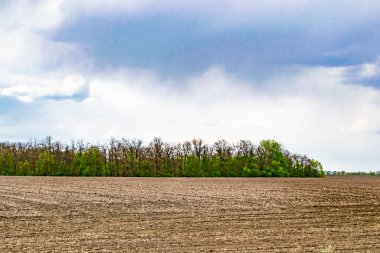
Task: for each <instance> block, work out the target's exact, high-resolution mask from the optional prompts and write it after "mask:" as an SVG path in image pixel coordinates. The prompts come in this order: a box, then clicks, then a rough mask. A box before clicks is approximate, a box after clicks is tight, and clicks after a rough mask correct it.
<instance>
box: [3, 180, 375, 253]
mask: <svg viewBox="0 0 380 253" xmlns="http://www.w3.org/2000/svg"><path fill="white" fill-rule="evenodd" d="M96 251H100V252H221V251H227V252H230V251H233V252H380V178H375V177H328V178H325V179H280V178H278V179H263V178H258V179H257V178H255V179H253V178H247V179H231V178H218V179H211V178H63V177H61V178H58V177H57V178H56V177H0V252H96Z"/></svg>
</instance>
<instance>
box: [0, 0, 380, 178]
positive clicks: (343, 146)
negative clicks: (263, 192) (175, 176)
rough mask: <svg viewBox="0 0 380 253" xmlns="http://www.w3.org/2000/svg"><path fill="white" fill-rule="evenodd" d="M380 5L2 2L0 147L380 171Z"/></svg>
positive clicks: (322, 1)
mask: <svg viewBox="0 0 380 253" xmlns="http://www.w3.org/2000/svg"><path fill="white" fill-rule="evenodd" d="M378 13H380V1H378V0H366V1H364V2H363V1H354V0H336V1H328V0H283V1H274V0H267V1H259V0H235V1H227V0H203V1H200V0H193V1H184V0H176V1H174V0H161V1H153V0H97V1H93V0H76V1H72V0H33V1H32V0H0V141H27V140H29V139H35V138H37V139H42V138H43V137H46V136H48V135H49V136H52V137H53V139H56V140H61V141H63V142H66V143H69V142H70V140H71V139H83V140H85V141H88V142H91V143H94V144H96V143H104V142H107V140H108V139H109V138H110V137H115V138H122V137H124V138H140V139H142V140H144V141H145V142H146V143H148V142H149V141H150V140H152V139H153V137H155V136H160V137H162V138H163V139H164V140H165V141H168V142H182V141H185V140H190V139H193V138H202V139H203V140H205V141H206V142H207V143H209V144H212V143H213V142H214V141H216V140H218V139H222V138H224V139H226V140H228V141H230V142H237V141H238V140H240V139H249V140H252V141H254V142H255V143H259V141H260V140H263V139H274V140H276V141H278V142H280V143H281V144H283V146H284V147H285V148H286V149H288V150H290V151H292V152H295V153H301V154H307V155H308V156H310V157H312V158H315V159H317V160H319V161H321V162H322V164H323V166H324V168H325V169H326V170H347V171H359V170H360V171H375V170H380V148H379V144H380V43H379V41H380V28H379V27H380V16H379V15H378Z"/></svg>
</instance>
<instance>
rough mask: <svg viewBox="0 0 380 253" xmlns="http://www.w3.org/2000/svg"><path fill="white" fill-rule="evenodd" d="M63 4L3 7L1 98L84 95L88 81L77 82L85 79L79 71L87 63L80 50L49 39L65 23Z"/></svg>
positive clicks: (25, 0)
mask: <svg viewBox="0 0 380 253" xmlns="http://www.w3.org/2000/svg"><path fill="white" fill-rule="evenodd" d="M62 2H63V1H61V0H51V1H50V0H44V1H28V0H21V1H6V2H5V3H3V4H2V5H0V38H1V40H0V55H1V57H0V97H1V96H14V97H17V98H19V99H21V100H24V101H31V100H33V99H35V98H39V97H45V96H59V97H61V96H74V95H77V92H79V93H80V92H82V91H83V89H84V88H83V86H84V83H85V80H80V81H78V78H77V77H78V76H81V77H80V78H81V79H83V76H82V75H80V74H78V73H77V72H78V70H77V69H78V65H80V62H82V61H85V60H86V59H84V60H81V58H83V56H84V54H83V53H82V52H81V50H80V46H79V45H76V44H73V43H62V42H57V41H53V40H51V39H49V36H48V34H49V32H51V31H53V30H55V29H58V28H59V27H60V25H62V24H63V22H64V21H65V15H64V13H63V12H62V11H61V9H60V5H61V3H62ZM79 69H80V68H79ZM75 76H77V77H75ZM73 77H75V78H74V79H75V82H71V80H72V78H73ZM68 81H70V84H69V83H68Z"/></svg>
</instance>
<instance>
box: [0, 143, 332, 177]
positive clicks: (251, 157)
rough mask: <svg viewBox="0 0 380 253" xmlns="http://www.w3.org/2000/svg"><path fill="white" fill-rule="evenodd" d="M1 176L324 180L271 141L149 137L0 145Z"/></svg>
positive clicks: (318, 168) (311, 163) (310, 163)
mask: <svg viewBox="0 0 380 253" xmlns="http://www.w3.org/2000/svg"><path fill="white" fill-rule="evenodd" d="M0 175H19V176H112V177H128V176H133V177H323V176H325V173H324V171H323V167H322V165H321V163H320V162H318V161H317V160H314V159H311V158H308V157H307V156H305V155H299V154H293V153H291V152H289V151H288V150H286V149H284V148H283V146H282V145H281V144H279V143H278V142H276V141H274V140H263V141H261V142H260V143H259V145H255V144H253V143H252V142H251V141H249V140H241V141H240V142H238V143H236V144H230V143H228V142H227V141H226V140H218V141H216V142H215V143H214V144H213V145H208V144H206V143H204V141H203V140H202V139H193V140H192V141H185V142H183V143H168V142H164V141H163V140H162V139H161V138H158V137H156V138H154V139H153V140H152V141H151V142H150V143H149V144H147V145H144V144H143V141H142V140H138V139H124V138H123V139H120V140H117V139H115V138H111V139H109V141H108V143H107V144H98V145H91V144H89V143H84V142H83V141H72V142H71V144H69V145H67V144H63V143H61V142H60V141H53V139H52V138H51V137H46V138H44V139H43V140H41V141H37V140H34V141H28V142H18V143H16V142H14V143H10V142H2V143H0Z"/></svg>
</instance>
